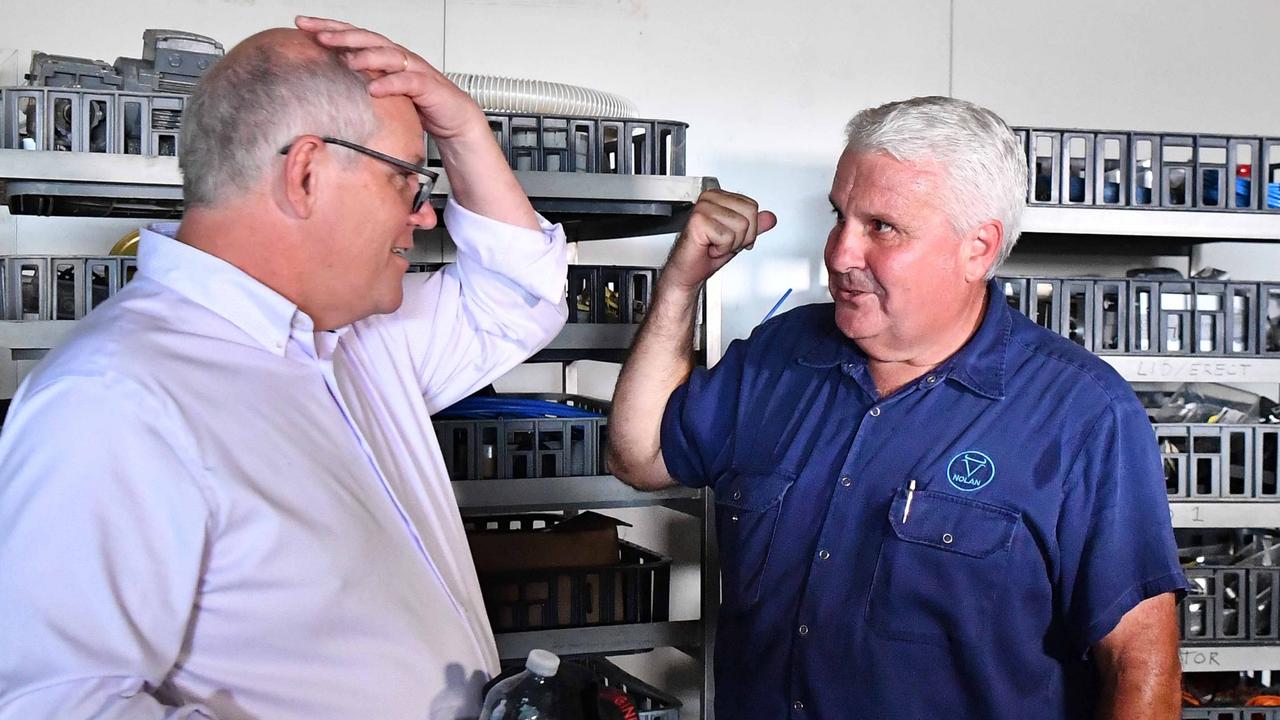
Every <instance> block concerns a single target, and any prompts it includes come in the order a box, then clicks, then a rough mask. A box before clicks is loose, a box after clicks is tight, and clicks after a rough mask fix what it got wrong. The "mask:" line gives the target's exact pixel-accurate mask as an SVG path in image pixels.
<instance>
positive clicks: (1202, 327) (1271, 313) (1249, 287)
mask: <svg viewBox="0 0 1280 720" xmlns="http://www.w3.org/2000/svg"><path fill="white" fill-rule="evenodd" d="M997 282H998V283H999V285H1000V288H1001V290H1002V292H1003V293H1004V296H1005V300H1006V301H1007V302H1008V304H1009V306H1010V307H1013V308H1014V309H1016V310H1018V311H1019V312H1022V313H1023V314H1025V315H1026V316H1027V317H1029V318H1031V319H1032V320H1034V321H1035V322H1036V323H1038V324H1039V325H1041V326H1043V327H1045V328H1048V329H1049V330H1052V331H1053V332H1056V333H1058V334H1059V335H1062V336H1064V337H1066V338H1068V339H1070V340H1072V341H1074V342H1076V343H1078V344H1080V345H1082V346H1083V347H1085V348H1087V349H1089V350H1092V351H1094V352H1097V353H1106V354H1139V355H1151V354H1160V355H1205V356H1254V357H1256V356H1263V357H1280V283H1266V282H1229V281H1224V280H1149V279H1140V278H1103V279H1099V278H1053V277H1001V278H997Z"/></svg>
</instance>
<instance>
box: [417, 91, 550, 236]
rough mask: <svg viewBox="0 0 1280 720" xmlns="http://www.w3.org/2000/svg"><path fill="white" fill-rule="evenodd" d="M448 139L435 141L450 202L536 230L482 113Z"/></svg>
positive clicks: (535, 219) (534, 218)
mask: <svg viewBox="0 0 1280 720" xmlns="http://www.w3.org/2000/svg"><path fill="white" fill-rule="evenodd" d="M477 116H478V117H477V119H476V120H475V121H474V122H472V123H471V124H470V125H469V126H468V127H467V130H466V131H465V132H463V133H460V134H459V135H457V136H455V137H452V138H448V139H445V138H437V139H436V146H437V147H438V148H439V149H440V158H441V160H442V161H443V162H444V169H445V174H446V175H447V176H448V178H449V191H450V193H452V195H453V199H454V200H456V201H457V202H458V203H459V204H460V205H462V206H463V207H465V208H467V209H468V210H470V211H471V212H474V213H477V214H479V215H484V216H485V217H488V218H492V219H494V220H498V221H500V222H504V223H507V224H509V225H517V226H520V227H525V228H530V229H532V230H538V229H539V226H538V217H537V214H536V213H535V212H534V210H533V206H532V205H531V204H529V198H528V197H527V196H526V195H525V193H524V189H523V188H521V187H520V183H519V182H517V181H516V176H515V174H514V173H512V172H511V167H510V166H509V165H508V164H507V158H506V156H505V155H503V153H502V148H500V147H498V143H497V142H496V141H495V140H494V139H493V133H492V132H490V131H489V125H488V123H487V122H486V121H485V119H484V114H483V113H480V112H479V109H478V108H477Z"/></svg>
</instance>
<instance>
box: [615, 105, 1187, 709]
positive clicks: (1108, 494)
mask: <svg viewBox="0 0 1280 720" xmlns="http://www.w3.org/2000/svg"><path fill="white" fill-rule="evenodd" d="M847 136H848V137H847V145H846V147H845V150H844V152H843V154H842V155H841V157H840V160H839V163H838V165H837V167H836V173H835V179H834V181H833V183H832V186H831V193H830V200H831V206H832V209H833V212H834V214H835V222H834V227H833V228H832V230H831V233H830V235H829V236H828V238H827V244H826V251H825V261H826V265H827V270H828V272H829V274H830V289H831V295H832V298H833V299H834V303H829V304H821V305H809V306H805V307H801V308H798V309H796V310H794V311H792V312H789V313H786V314H784V315H782V316H779V317H777V318H774V319H773V320H771V321H769V322H766V323H764V324H763V325H761V326H760V327H758V328H756V330H755V331H754V332H753V333H752V334H751V337H749V338H748V339H746V340H745V341H743V340H737V341H734V342H733V343H732V344H731V345H730V346H729V348H728V350H727V352H726V353H725V356H724V358H723V359H722V360H721V361H720V362H719V364H718V365H716V367H715V368H714V369H711V370H704V369H698V370H694V369H693V364H692V354H691V347H692V333H693V327H694V315H695V312H696V307H697V294H698V290H699V288H700V287H701V285H702V283H703V282H704V281H705V280H706V279H707V278H708V277H710V276H711V275H712V274H713V273H715V272H716V271H717V270H718V269H719V268H720V267H722V266H723V265H724V264H725V263H727V262H728V261H729V260H730V259H732V258H733V256H734V255H735V254H736V253H737V252H739V251H740V250H743V249H745V248H749V247H751V245H752V244H753V243H754V242H755V239H756V236H757V234H758V233H760V232H764V231H765V230H768V229H769V228H771V227H773V225H774V224H775V222H776V219H775V218H774V216H773V214H772V213H769V212H759V211H758V208H757V205H756V203H755V202H754V201H752V200H751V199H749V198H745V197H743V196H740V195H734V194H731V193H725V192H719V191H712V192H709V193H706V194H704V195H703V197H702V198H700V199H699V201H698V203H697V205H696V207H695V209H694V211H693V213H692V215H691V217H690V219H689V222H688V225H687V227H686V228H685V231H684V232H683V233H682V234H681V236H680V238H679V239H678V240H677V241H676V245H675V247H674V249H673V250H672V254H671V257H670V259H669V260H668V261H667V265H666V267H665V269H664V272H663V273H662V275H661V276H660V280H659V285H658V288H657V292H656V294H655V299H654V305H653V307H652V308H651V310H650V313H649V317H648V319H647V322H646V324H645V326H644V327H643V328H642V330H641V332H640V334H639V336H638V337H637V340H636V343H635V347H634V348H633V350H632V354H631V358H630V360H629V361H628V362H627V364H626V366H625V367H624V369H623V372H622V375H621V377H620V379H619V382H618V387H617V390H616V393H615V396H614V410H613V422H611V423H610V427H611V428H612V430H611V440H610V442H611V460H612V466H613V470H614V472H615V473H616V474H617V475H618V476H619V477H621V478H622V479H623V480H625V481H626V482H628V483H631V484H632V485H635V486H637V487H641V488H660V487H665V486H669V485H671V484H673V483H675V482H680V483H684V484H688V485H693V486H710V487H712V488H714V490H715V498H716V523H717V530H718V537H719V542H720V554H721V578H722V588H721V593H722V601H721V611H720V622H719V628H718V634H717V639H716V651H715V666H716V667H715V676H716V688H715V707H716V713H717V714H718V715H719V716H720V717H722V718H734V719H738V718H770V719H773V718H783V717H790V718H823V719H826V720H843V719H858V720H862V719H872V718H925V717H947V718H952V719H953V720H970V719H971V720H1030V719H1034V720H1051V719H1055V718H1081V719H1083V718H1109V719H1115V720H1118V719H1120V718H1123V719H1124V720H1146V719H1154V718H1162V719H1170V718H1176V717H1178V712H1179V710H1178V706H1179V680H1180V675H1179V665H1178V654H1177V649H1178V629H1177V620H1176V615H1175V608H1176V599H1177V593H1179V592H1181V591H1182V590H1183V588H1184V586H1185V580H1184V578H1183V575H1182V572H1181V569H1180V567H1179V565H1178V561H1177V557H1176V549H1175V546H1174V541H1173V532H1172V529H1171V527H1170V519H1169V512H1168V506H1167V502H1166V499H1165V491H1164V480H1163V475H1162V472H1161V468H1160V461H1159V455H1158V451H1157V447H1156V443H1155V440H1154V437H1153V435H1152V432H1151V427H1150V424H1149V423H1148V421H1147V418H1146V414H1145V412H1144V410H1143V408H1142V407H1141V406H1140V405H1139V403H1138V401H1137V399H1136V398H1135V397H1134V395H1133V392H1132V391H1131V389H1130V388H1129V387H1128V385H1126V384H1125V382H1124V381H1123V380H1122V379H1121V378H1120V377H1119V376H1118V375H1117V374H1116V373H1115V372H1114V371H1113V370H1111V368H1109V367H1108V366H1107V365H1106V364H1104V363H1103V362H1101V361H1100V360H1098V359H1097V358H1096V357H1094V356H1093V355H1091V354H1089V353H1088V352H1086V351H1085V350H1083V349H1082V348H1080V347H1078V346H1076V345H1074V344H1072V343H1071V342H1069V341H1067V340H1065V339H1063V338H1061V337H1059V336H1057V335H1054V334H1052V333H1050V332H1048V331H1046V330H1044V329H1042V328H1040V327H1038V326H1036V325H1035V324H1034V323H1032V322H1031V321H1029V320H1028V319H1027V318H1025V317H1023V316H1021V315H1019V314H1018V313H1016V312H1014V311H1013V310H1011V309H1010V308H1009V307H1008V306H1007V305H1006V304H1005V303H1004V302H1003V299H1002V296H1001V294H1000V293H999V291H998V290H997V289H996V287H995V285H994V284H993V283H992V282H991V278H992V276H993V275H994V274H995V272H996V270H997V268H998V267H999V266H1000V264H1001V263H1002V262H1003V261H1004V259H1005V258H1006V257H1007V256H1008V254H1009V251H1010V250H1011V249H1012V247H1013V244H1014V242H1015V241H1016V239H1017V237H1018V223H1019V218H1020V216H1021V212H1022V210H1023V208H1024V206H1025V195H1026V178H1027V170H1026V167H1027V166H1026V160H1025V155H1024V151H1023V149H1022V148H1021V147H1019V145H1018V143H1017V140H1016V138H1015V136H1014V135H1013V133H1012V132H1011V131H1010V130H1009V128H1008V126H1006V125H1005V124H1004V122H1003V121H1002V120H1000V118H998V117H997V116H996V115H994V114H993V113H991V112H990V111H988V110H985V109H983V108H980V107H977V106H975V105H973V104H971V103H967V102H963V101H959V100H953V99H950V98H938V97H933V98H916V99H913V100H908V101H904V102H899V103H890V104H888V105H884V106H882V107H878V108H874V109H870V110H865V111H863V112H862V113H859V114H858V115H857V116H856V117H854V118H853V120H852V121H851V122H850V123H849V126H848V128H847Z"/></svg>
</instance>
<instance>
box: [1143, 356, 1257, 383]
mask: <svg viewBox="0 0 1280 720" xmlns="http://www.w3.org/2000/svg"><path fill="white" fill-rule="evenodd" d="M1126 361H1127V362H1126V363H1125V364H1126V365H1128V366H1129V369H1131V370H1132V372H1131V373H1126V375H1128V376H1129V377H1130V379H1133V380H1158V381H1164V380H1183V381H1191V380H1245V379H1247V378H1248V377H1250V376H1251V375H1253V374H1256V373H1257V370H1258V363H1256V362H1251V361H1248V360H1232V359H1224V358H1213V359H1206V360H1199V359H1194V358H1186V359H1183V358H1176V359H1174V358H1133V359H1132V360H1130V359H1128V358H1126Z"/></svg>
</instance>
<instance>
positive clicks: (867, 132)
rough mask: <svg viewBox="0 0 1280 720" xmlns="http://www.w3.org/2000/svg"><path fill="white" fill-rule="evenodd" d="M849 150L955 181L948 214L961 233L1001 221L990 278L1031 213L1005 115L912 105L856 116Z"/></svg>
mask: <svg viewBox="0 0 1280 720" xmlns="http://www.w3.org/2000/svg"><path fill="white" fill-rule="evenodd" d="M845 143H846V145H845V147H846V149H847V150H853V151H855V152H876V151H880V152H884V153H887V154H889V155H890V156H892V157H893V158H895V159H897V160H899V161H901V162H908V163H918V162H936V163H938V164H939V165H941V166H942V167H943V168H944V169H945V170H946V172H947V173H948V175H949V179H950V182H949V183H948V187H947V190H948V193H949V194H950V197H949V198H947V202H946V203H945V205H944V207H946V208H947V214H948V215H949V216H950V219H951V225H952V227H954V228H955V230H956V232H958V233H965V232H969V231H970V230H972V229H974V228H976V227H978V226H979V225H981V224H982V223H984V222H987V221H988V220H999V221H1000V223H1001V224H1002V225H1003V226H1004V237H1003V240H1002V242H1001V246H1000V254H999V256H998V257H997V258H996V260H995V262H993V263H992V264H991V268H990V269H989V270H988V271H987V279H990V278H991V277H993V276H994V275H995V274H996V271H997V270H998V269H999V268H1000V266H1001V265H1002V264H1003V263H1004V261H1005V260H1006V259H1007V258H1008V257H1009V253H1010V252H1013V246H1014V244H1015V243H1017V242H1018V234H1019V233H1020V232H1021V225H1022V211H1023V210H1024V209H1026V207H1027V154H1026V150H1025V149H1024V148H1023V147H1022V144H1021V143H1019V142H1018V137H1017V135H1015V134H1014V132H1013V130H1011V129H1009V126H1008V125H1006V124H1005V122H1004V120H1001V119H1000V116H998V115H996V114H995V113H993V112H991V111H990V110H988V109H986V108H984V107H981V106H979V105H975V104H973V103H971V102H968V101H965V100H957V99H955V98H949V97H941V96H936V95H934V96H928V97H917V98H911V99H910V100H901V101H898V102H891V103H887V104H885V105H881V106H880V107H876V108H869V109H867V110H863V111H862V112H860V113H858V114H857V115H855V116H854V117H853V119H852V120H850V121H849V124H848V125H846V126H845Z"/></svg>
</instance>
